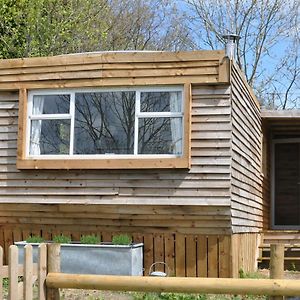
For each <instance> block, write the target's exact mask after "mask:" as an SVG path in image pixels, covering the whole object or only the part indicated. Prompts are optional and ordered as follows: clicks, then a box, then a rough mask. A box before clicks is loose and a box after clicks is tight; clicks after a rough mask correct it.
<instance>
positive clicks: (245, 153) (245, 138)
mask: <svg viewBox="0 0 300 300" xmlns="http://www.w3.org/2000/svg"><path fill="white" fill-rule="evenodd" d="M231 97H232V106H231V110H232V163H231V169H232V172H231V174H232V177H231V199H232V204H231V211H232V226H233V227H232V229H233V232H234V233H238V232H258V231H259V230H260V229H262V228H263V224H264V220H263V217H264V216H265V215H266V213H265V212H264V211H265V210H266V209H267V208H266V206H265V203H264V199H263V188H262V183H263V181H262V179H263V176H262V171H263V170H262V120H261V113H260V109H259V106H258V104H257V100H256V98H255V97H254V96H253V93H252V91H251V89H250V88H249V87H248V85H247V84H246V83H245V81H244V79H243V77H242V76H241V74H240V71H239V70H238V68H237V67H236V66H235V65H233V66H232V70H231Z"/></svg>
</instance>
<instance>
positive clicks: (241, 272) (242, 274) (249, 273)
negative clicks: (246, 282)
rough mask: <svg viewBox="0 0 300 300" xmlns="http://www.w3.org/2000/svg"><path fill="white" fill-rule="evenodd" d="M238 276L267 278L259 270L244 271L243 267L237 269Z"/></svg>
mask: <svg viewBox="0 0 300 300" xmlns="http://www.w3.org/2000/svg"><path fill="white" fill-rule="evenodd" d="M239 277H240V278H250V279H263V278H267V277H266V276H264V275H263V274H261V273H259V272H245V271H244V270H243V269H240V270H239Z"/></svg>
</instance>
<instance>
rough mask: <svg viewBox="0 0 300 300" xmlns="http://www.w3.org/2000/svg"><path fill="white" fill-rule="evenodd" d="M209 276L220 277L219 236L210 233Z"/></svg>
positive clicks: (208, 245) (208, 250)
mask: <svg viewBox="0 0 300 300" xmlns="http://www.w3.org/2000/svg"><path fill="white" fill-rule="evenodd" d="M207 255H208V270H207V276H208V277H218V275H219V274H218V237H217V236H215V235H209V236H208V239H207Z"/></svg>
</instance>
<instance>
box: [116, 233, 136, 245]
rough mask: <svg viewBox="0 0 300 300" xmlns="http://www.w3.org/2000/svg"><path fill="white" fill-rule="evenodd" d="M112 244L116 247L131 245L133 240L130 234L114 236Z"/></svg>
mask: <svg viewBox="0 0 300 300" xmlns="http://www.w3.org/2000/svg"><path fill="white" fill-rule="evenodd" d="M112 243H113V244H114V245H130V244H131V243H132V238H131V237H130V236H129V235H128V234H119V235H114V236H113V238H112Z"/></svg>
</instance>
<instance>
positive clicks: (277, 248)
mask: <svg viewBox="0 0 300 300" xmlns="http://www.w3.org/2000/svg"><path fill="white" fill-rule="evenodd" d="M270 278H271V279H283V278H284V244H274V245H271V248H270ZM271 299H272V300H282V299H284V297H283V296H274V297H271Z"/></svg>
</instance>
